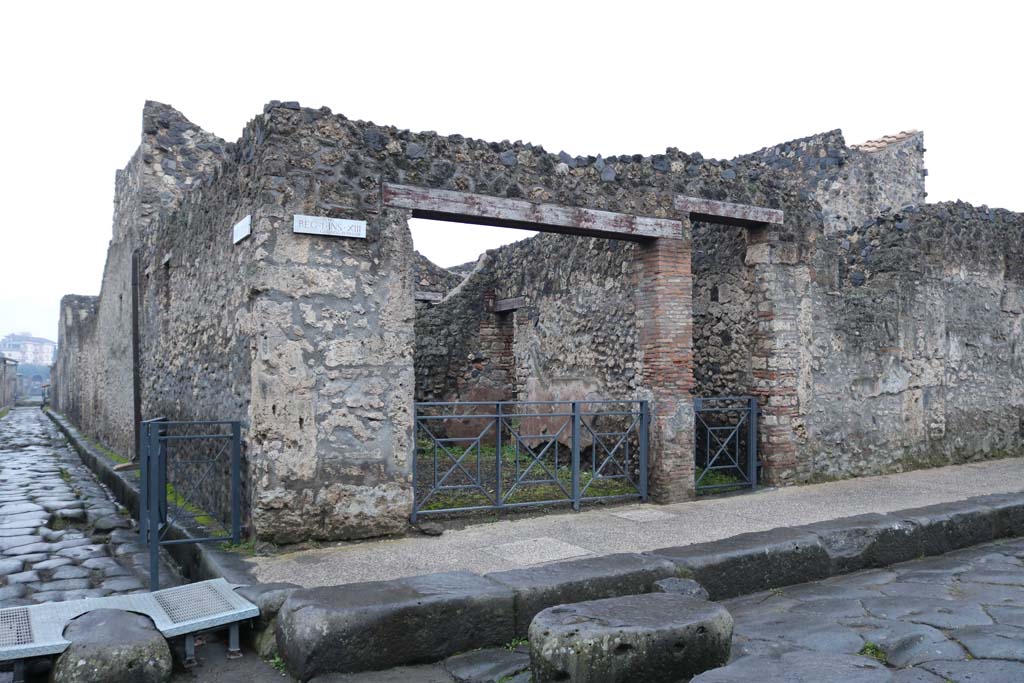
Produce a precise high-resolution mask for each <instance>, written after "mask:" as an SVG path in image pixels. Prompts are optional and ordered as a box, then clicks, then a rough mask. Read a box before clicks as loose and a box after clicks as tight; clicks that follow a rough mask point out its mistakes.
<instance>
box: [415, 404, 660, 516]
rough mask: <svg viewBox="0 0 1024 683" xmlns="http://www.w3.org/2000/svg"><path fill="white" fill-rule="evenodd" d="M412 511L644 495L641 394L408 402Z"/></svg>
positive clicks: (645, 425) (645, 419) (576, 505)
mask: <svg viewBox="0 0 1024 683" xmlns="http://www.w3.org/2000/svg"><path fill="white" fill-rule="evenodd" d="M415 411H416V416H415V422H414V424H415V427H414V432H413V433H414V440H413V443H414V444H415V446H414V456H413V461H412V473H413V490H414V495H413V511H412V516H411V518H412V521H413V522H414V523H415V522H416V520H417V518H418V516H420V515H428V514H437V513H454V512H468V511H473V510H489V509H503V508H518V507H528V506H538V505H554V504H570V505H571V506H572V507H573V509H574V510H579V509H580V505H581V504H582V503H584V502H587V501H598V500H603V501H608V500H620V499H621V500H628V499H640V500H647V449H648V431H649V425H650V413H649V409H648V404H647V401H615V400H601V401H500V402H455V403H444V402H427V403H416V404H415Z"/></svg>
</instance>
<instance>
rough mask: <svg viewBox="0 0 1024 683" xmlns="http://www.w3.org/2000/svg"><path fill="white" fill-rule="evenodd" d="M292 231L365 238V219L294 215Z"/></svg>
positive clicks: (306, 233)
mask: <svg viewBox="0 0 1024 683" xmlns="http://www.w3.org/2000/svg"><path fill="white" fill-rule="evenodd" d="M292 232H297V233H303V234H305V235H327V236H329V237H357V238H359V239H366V221H354V220H349V219H347V218H326V217H324V216H302V215H300V214H296V215H295V219H294V222H293V223H292Z"/></svg>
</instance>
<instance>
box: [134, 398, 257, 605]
mask: <svg viewBox="0 0 1024 683" xmlns="http://www.w3.org/2000/svg"><path fill="white" fill-rule="evenodd" d="M139 434H140V440H139V539H140V542H141V543H143V544H145V545H146V546H147V547H148V548H149V589H150V590H151V591H155V590H158V589H159V587H160V585H159V584H160V570H159V567H160V547H161V546H165V545H176V544H181V543H207V542H211V541H222V542H223V541H230V542H232V543H236V544H237V543H239V542H240V541H241V535H242V534H241V508H242V505H241V488H242V486H241V441H242V437H241V434H242V424H241V422H238V421H230V420H227V421H222V420H208V421H192V422H175V421H171V420H167V419H166V418H162V417H158V418H155V419H152V420H145V421H143V422H141V423H140V428H139ZM225 475H226V476H225ZM225 479H226V481H225ZM204 485H205V486H207V488H208V490H209V489H212V490H213V491H215V492H216V493H215V494H214V495H215V497H219V498H223V496H217V495H216V494H217V493H228V496H229V497H230V502H228V503H226V504H224V505H218V506H217V507H218V508H220V509H215V510H212V511H210V512H207V511H206V510H204V509H203V508H204V507H205V508H209V507H212V506H210V505H209V503H208V502H207V504H206V505H203V502H204V501H201V500H200V496H199V495H198V494H199V492H200V491H202V490H203V487H204ZM225 488H226V489H227V491H226V492H225ZM210 499H211V497H210V496H209V495H208V496H206V501H209V500H210ZM183 517H189V518H190V519H191V522H192V523H193V525H198V526H199V527H202V528H204V529H206V530H207V531H209V532H210V534H209V535H205V536H204V535H202V534H200V535H197V536H194V537H193V536H189V537H185V538H169V537H168V532H169V531H170V529H171V528H172V525H173V524H174V523H175V522H176V521H179V520H181V519H182V518H183ZM218 532H219V533H218Z"/></svg>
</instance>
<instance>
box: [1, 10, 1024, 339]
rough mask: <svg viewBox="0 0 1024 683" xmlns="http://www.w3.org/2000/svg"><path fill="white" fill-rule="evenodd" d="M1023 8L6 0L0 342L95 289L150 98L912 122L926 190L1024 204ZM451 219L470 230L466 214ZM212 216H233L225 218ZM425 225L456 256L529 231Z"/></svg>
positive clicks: (340, 108)
mask: <svg viewBox="0 0 1024 683" xmlns="http://www.w3.org/2000/svg"><path fill="white" fill-rule="evenodd" d="M1022 14H1024V12H1022V10H1021V9H1020V8H1019V5H1017V4H1016V3H1007V2H992V3H988V2H972V3H970V4H967V5H964V4H962V3H957V4H952V3H951V4H950V6H949V8H946V7H945V6H944V5H943V4H941V3H936V2H929V3H923V2H922V3H909V2H908V3H896V2H884V3H876V2H856V3H845V4H839V3H823V2H813V3H787V2H728V3H724V2H718V3H713V2H704V3H696V2H693V3H667V2H664V1H662V2H652V3H646V2H639V1H634V2H629V3H622V2H615V3H608V4H607V5H602V3H598V2H593V1H591V2H583V3H567V2H550V1H546V2H536V3H535V2H524V1H517V2H515V3H505V4H497V3H486V2H479V1H477V2H468V3H445V2H440V1H437V2H409V3H382V2H361V3H339V2H323V3H312V2H302V1H300V0H292V1H291V2H288V3H283V4H282V3H279V2H273V3H264V2H259V1H251V0H250V1H248V2H244V3H243V2H238V3H228V2H210V1H208V0H207V1H204V2H189V1H177V2H174V3H150V2H141V1H140V2H130V3H112V2H110V3H82V2H75V3H70V2H69V3H52V2H51V3H17V4H14V5H10V6H8V7H7V8H5V20H4V22H3V27H2V28H0V31H2V36H0V60H2V64H3V71H2V73H3V77H2V78H3V88H2V92H3V106H2V107H0V125H2V127H3V128H2V129H3V131H4V132H5V136H4V146H3V150H4V162H5V163H3V164H2V167H0V187H2V188H3V192H4V197H5V199H6V201H5V202H4V205H5V212H4V213H5V216H4V219H5V220H4V223H3V229H2V239H0V250H3V254H2V258H0V336H2V335H3V334H6V333H7V332H10V331H14V330H29V331H31V332H33V333H35V334H37V335H41V336H47V337H51V338H54V339H56V336H57V331H56V330H57V315H58V302H59V299H60V297H61V296H62V295H63V294H66V293H77V294H95V293H97V292H98V291H99V286H100V279H101V276H102V269H103V263H104V259H105V255H106V247H107V242H108V241H109V239H110V231H111V212H112V204H111V202H112V199H113V190H114V186H113V180H114V171H115V169H117V168H120V167H122V166H123V165H124V164H125V162H126V161H127V160H128V158H129V157H130V156H131V154H132V152H133V151H134V149H135V147H136V146H137V144H138V139H139V135H140V121H141V110H142V103H143V101H144V100H146V99H154V100H159V101H162V102H167V103H169V104H172V105H174V106H175V107H177V108H178V109H179V110H180V111H182V112H183V113H184V114H185V115H186V116H187V117H189V118H190V119H191V120H192V121H194V122H195V123H197V124H198V125H200V126H202V127H204V128H206V129H207V130H210V131H212V132H214V133H216V134H217V135H219V136H221V137H223V138H225V139H227V140H235V139H237V137H238V135H239V134H240V133H241V130H242V127H243V126H244V124H245V123H246V121H248V120H249V119H251V118H252V117H253V116H255V115H257V114H258V113H259V112H260V111H261V110H262V106H263V104H264V103H265V102H267V101H269V100H271V99H279V100H298V101H300V102H301V103H302V104H304V105H307V106H315V107H319V106H323V105H326V106H328V107H330V108H331V109H332V110H333V111H335V112H336V113H341V114H344V115H346V116H348V117H350V118H358V119H365V120H372V121H375V122H377V123H381V124H390V125H396V126H400V127H403V128H412V129H417V130H436V131H438V132H439V133H445V134H450V133H461V134H463V135H467V136H472V137H478V138H483V139H487V140H503V139H510V140H517V139H521V140H524V141H531V142H534V143H536V144H542V145H544V147H545V148H546V149H548V150H551V151H554V152H557V151H559V150H565V151H567V152H569V153H571V154H599V153H600V154H603V155H605V156H608V155H617V154H626V153H629V154H634V153H641V154H652V153H660V152H663V151H664V149H665V148H666V147H670V146H671V147H678V148H679V149H682V150H684V151H687V152H695V151H699V152H701V153H703V154H704V155H705V156H711V157H719V158H728V157H732V156H735V155H737V154H742V153H745V152H750V151H754V150H757V149H759V148H761V147H765V146H768V145H772V144H775V143H778V142H782V141H785V140H789V139H793V138H797V137H804V136H806V135H811V134H813V133H816V132H821V131H824V130H830V129H833V128H842V129H843V132H844V133H845V135H846V140H847V142H848V143H855V142H862V141H863V140H866V139H869V138H875V137H879V136H881V135H883V134H886V133H892V132H897V131H900V130H903V129H908V128H918V129H922V130H924V132H925V141H926V146H927V148H928V153H927V155H926V162H927V166H928V168H929V172H930V175H929V178H928V189H929V200H930V201H941V200H948V199H957V198H960V199H964V200H967V201H970V202H972V203H974V204H977V205H981V204H988V205H990V206H1001V207H1005V208H1009V209H1015V210H1024V196H1022V189H1021V174H1020V171H1019V170H1018V169H1019V163H1020V159H1022V158H1024V134H1022V129H1021V124H1020V111H1021V109H1020V91H1021V88H1020V78H1021V76H1020V71H1021V67H1022V66H1024V64H1022V61H1024V60H1022V58H1021V47H1020V26H1021V21H1020V20H1021V18H1022V16H1021V15H1022ZM460 227H462V226H460ZM225 229H226V230H229V229H230V226H225ZM522 236H523V235H522V234H511V235H509V234H508V233H506V232H502V231H498V232H494V231H492V229H489V228H482V227H478V226H472V227H462V231H460V232H459V233H457V234H453V232H452V231H451V230H445V229H439V226H436V225H434V226H426V227H416V228H415V229H414V238H415V239H416V243H417V247H418V248H419V249H420V250H421V251H424V252H425V253H427V254H428V255H430V256H433V257H434V258H435V259H437V260H439V261H440V262H441V263H442V264H443V265H451V264H455V263H460V262H464V261H467V260H470V259H472V258H474V257H475V256H476V255H477V254H478V253H479V252H480V251H482V250H483V249H485V248H489V247H493V246H497V244H499V243H501V242H502V241H508V240H510V239H515V238H519V237H522Z"/></svg>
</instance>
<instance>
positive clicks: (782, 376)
mask: <svg viewBox="0 0 1024 683" xmlns="http://www.w3.org/2000/svg"><path fill="white" fill-rule="evenodd" d="M746 263H747V265H749V266H753V267H754V268H755V276H756V278H755V279H756V281H757V282H758V283H759V285H760V288H761V291H760V301H759V302H758V307H757V337H756V341H755V345H754V349H753V353H752V358H751V362H752V364H753V377H754V383H753V386H752V387H751V393H753V394H754V396H756V397H757V400H758V403H759V404H760V405H761V429H760V444H759V450H760V458H761V462H762V463H763V468H762V478H763V481H764V482H765V483H767V484H773V485H779V484H785V483H787V482H791V481H793V480H795V479H796V478H797V472H798V469H799V461H798V451H797V438H798V433H799V432H800V431H801V430H802V423H801V420H800V406H799V392H798V389H797V387H798V382H799V368H800V353H801V348H802V347H803V346H804V342H802V341H801V336H800V334H799V319H800V312H801V302H802V301H803V297H804V296H805V295H806V288H807V283H808V275H807V268H806V267H803V266H799V265H798V253H797V251H796V246H795V245H794V244H793V243H789V242H782V241H780V240H779V235H778V233H777V232H776V231H772V230H767V229H760V230H751V231H749V233H748V246H747V254H746Z"/></svg>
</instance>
